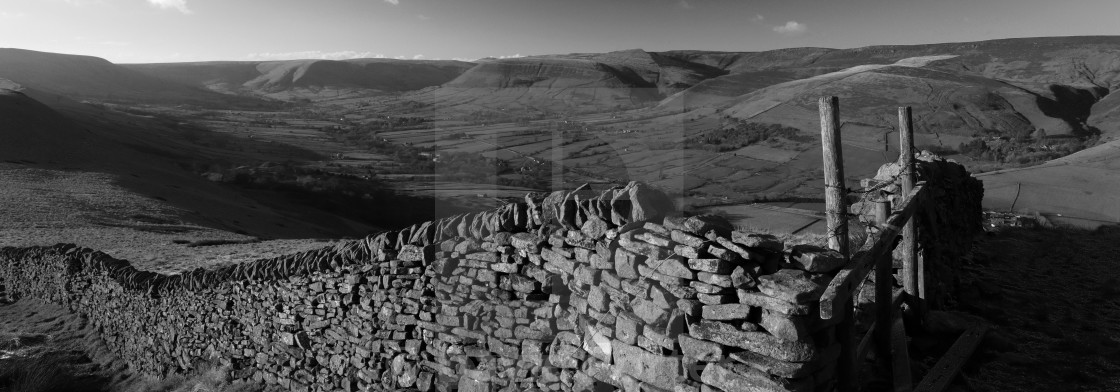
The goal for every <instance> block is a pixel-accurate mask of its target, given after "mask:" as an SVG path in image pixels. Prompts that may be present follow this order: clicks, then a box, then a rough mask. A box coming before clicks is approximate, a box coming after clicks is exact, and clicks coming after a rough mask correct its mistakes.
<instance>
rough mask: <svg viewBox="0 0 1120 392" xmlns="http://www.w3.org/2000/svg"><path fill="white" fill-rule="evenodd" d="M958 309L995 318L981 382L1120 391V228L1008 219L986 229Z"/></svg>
mask: <svg viewBox="0 0 1120 392" xmlns="http://www.w3.org/2000/svg"><path fill="white" fill-rule="evenodd" d="M979 250H980V254H979V255H978V257H977V258H976V260H975V261H976V263H975V264H973V265H970V266H969V268H968V270H966V274H965V279H966V280H965V282H964V286H963V287H965V290H964V291H963V293H962V295H961V298H960V299H959V303H960V305H959V308H960V309H961V310H964V311H967V312H969V313H972V314H975V315H978V316H981V317H984V318H986V319H987V320H989V321H991V322H992V323H993V327H994V333H993V334H989V336H988V338H987V339H986V340H985V344H983V345H982V346H981V348H980V351H979V352H978V353H977V354H976V357H975V359H974V360H973V361H971V362H972V363H971V364H970V366H968V367H966V368H965V379H966V380H967V382H966V384H968V385H970V386H971V387H972V388H971V389H973V390H976V391H1108V390H1111V391H1120V229H1110V230H1097V231H1081V230H1073V229H1061V230H1059V229H1021V228H1009V229H1006V230H1004V231H1002V232H999V233H997V234H996V235H994V236H989V237H987V238H985V240H984V241H983V243H982V244H981V246H980V247H979Z"/></svg>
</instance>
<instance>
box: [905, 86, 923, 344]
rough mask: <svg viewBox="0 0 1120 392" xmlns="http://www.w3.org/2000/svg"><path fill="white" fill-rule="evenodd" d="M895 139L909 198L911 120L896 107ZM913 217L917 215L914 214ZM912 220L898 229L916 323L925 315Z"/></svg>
mask: <svg viewBox="0 0 1120 392" xmlns="http://www.w3.org/2000/svg"><path fill="white" fill-rule="evenodd" d="M898 127H899V129H898V139H899V144H900V146H899V149H898V151H899V163H900V164H901V165H902V173H900V174H901V175H902V194H903V195H909V194H910V191H911V190H913V189H914V121H913V117H912V116H911V113H910V107H909V106H906V107H900V108H898ZM914 216H915V217H916V216H917V214H914ZM915 219H916V218H914V217H912V218H910V220H908V221H906V226H904V227H903V228H902V244H900V245H899V246H900V247H902V287H903V288H904V289H905V290H906V294H909V295H910V298H911V299H914V300H915V301H914V303H913V304H911V305H914V308H915V310H916V311H917V313H916V314H915V316H917V320H919V322H921V320H922V317H924V316H925V314H924V313H923V311H922V308H923V306H924V304H923V302H924V299H925V298H924V294H925V293H924V292H923V290H921V279H920V278H919V276H920V275H922V272H923V271H922V268H921V267H922V266H920V265H918V263H917V248H916V246H915V245H916V243H915V240H916V239H917V229H916V228H915V227H914V220H915Z"/></svg>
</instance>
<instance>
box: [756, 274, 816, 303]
mask: <svg viewBox="0 0 1120 392" xmlns="http://www.w3.org/2000/svg"><path fill="white" fill-rule="evenodd" d="M758 289H759V291H762V292H763V293H764V294H766V295H769V296H771V297H774V298H778V299H781V300H785V301H788V302H794V303H806V302H810V301H814V300H817V299H819V298H820V294H821V292H822V291H824V287H821V286H820V285H818V284H816V283H815V282H813V281H812V279H810V276H809V274H808V273H806V272H805V271H797V270H788V269H786V270H781V271H778V272H775V273H773V274H770V275H764V276H761V277H759V278H758Z"/></svg>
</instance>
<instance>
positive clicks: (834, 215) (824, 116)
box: [817, 97, 858, 391]
mask: <svg viewBox="0 0 1120 392" xmlns="http://www.w3.org/2000/svg"><path fill="white" fill-rule="evenodd" d="M817 106H818V108H819V110H820V116H821V148H822V151H823V152H824V165H823V166H824V186H825V189H824V203H825V218H826V225H825V227H826V230H827V232H826V235H827V236H828V247H829V248H832V249H834V250H836V251H839V252H840V253H841V254H842V255H844V258H845V259H849V257H850V255H849V254H848V206H847V200H845V199H844V197H845V195H844V157H843V153H842V147H841V143H840V142H841V140H840V98H837V97H821V98H820V100H818V101H817ZM849 262H850V260H849ZM840 306H842V310H841V311H840V312H839V313H840V317H842V319H841V321H840V323H839V324H838V325H837V326H836V339H837V340H839V341H840V358H839V360H838V361H837V365H838V366H837V377H836V378H837V382H838V383H839V385H838V387H839V389H840V390H841V391H855V390H856V377H857V376H858V374H857V373H856V372H857V370H858V368H857V367H856V363H857V362H856V361H857V358H856V356H855V354H856V350H855V349H856V347H855V344H854V342H853V341H852V339H853V337H854V336H853V335H854V332H855V316H854V315H853V314H852V298H851V296H849V297H848V299H847V300H845V301H844V303H843V304H841V305H840Z"/></svg>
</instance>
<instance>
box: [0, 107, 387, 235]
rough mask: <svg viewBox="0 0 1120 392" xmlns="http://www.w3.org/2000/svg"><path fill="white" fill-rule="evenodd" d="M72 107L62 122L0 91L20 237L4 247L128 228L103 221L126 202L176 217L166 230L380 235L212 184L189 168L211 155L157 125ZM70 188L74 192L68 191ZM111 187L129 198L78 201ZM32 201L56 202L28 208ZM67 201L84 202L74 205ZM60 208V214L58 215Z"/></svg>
mask: <svg viewBox="0 0 1120 392" xmlns="http://www.w3.org/2000/svg"><path fill="white" fill-rule="evenodd" d="M36 94H39V95H45V94H44V93H41V92H38V93H36ZM46 96H49V95H46ZM74 105H75V106H73V107H68V108H67V109H65V113H63V112H60V111H58V110H55V109H52V108H50V107H48V106H47V105H44V104H43V103H41V102H39V101H37V100H35V99H33V98H31V97H30V96H28V94H25V93H23V92H17V91H12V90H0V165H2V167H0V171H2V172H3V175H2V176H3V177H4V178H5V180H4V181H3V183H5V184H7V186H6V187H5V189H4V195H0V199H3V200H4V202H3V203H0V206H2V208H3V210H4V211H3V215H4V216H6V217H7V218H6V219H3V221H5V222H6V226H5V227H3V228H2V229H3V230H5V231H7V230H15V231H13V232H10V233H9V234H12V233H20V234H18V235H17V234H12V235H4V236H3V238H5V239H6V242H10V241H16V242H19V243H23V242H25V241H42V240H44V239H45V238H48V237H49V238H57V235H62V236H63V237H65V236H67V235H73V232H70V231H67V230H70V229H74V228H80V227H86V226H84V225H89V224H93V225H94V226H97V225H98V224H99V223H98V222H101V223H105V224H109V226H113V225H114V224H116V223H114V222H117V223H120V222H119V221H121V220H122V219H123V220H124V221H128V220H129V219H130V218H128V216H130V215H134V214H138V213H141V212H139V211H132V212H124V211H129V210H130V209H129V208H125V207H123V206H121V207H119V208H120V209H119V210H116V209H115V208H118V207H114V209H113V210H111V211H118V212H107V214H106V215H101V213H102V212H106V211H101V206H102V205H105V206H111V205H114V203H115V202H116V201H120V200H125V201H123V202H124V203H125V205H135V204H136V203H138V202H131V201H127V200H132V199H136V200H147V201H146V202H145V203H154V204H155V205H157V206H158V207H152V208H150V209H155V210H160V211H169V212H167V213H168V214H169V215H168V217H164V218H160V219H159V220H160V221H166V222H169V223H179V224H188V223H189V224H190V225H192V226H198V227H199V228H198V230H203V229H205V228H210V229H219V230H225V231H228V232H241V233H245V234H247V235H253V236H260V237H267V238H307V237H337V236H345V235H354V234H355V233H364V232H366V231H369V230H373V229H374V228H372V227H369V226H367V225H364V224H360V223H357V222H354V221H351V220H349V219H346V218H342V217H339V216H335V215H332V214H328V213H324V212H321V211H318V210H314V209H308V208H305V207H300V206H298V205H297V204H293V203H292V202H290V201H287V200H285V199H283V198H276V197H270V196H267V195H250V194H245V193H242V192H240V191H238V190H237V189H234V188H230V187H227V186H223V185H220V184H217V183H213V182H210V181H207V180H206V179H204V178H202V177H200V176H198V175H197V174H195V173H192V172H189V171H187V170H184V169H183V166H184V165H185V164H189V163H190V162H193V161H194V160H195V159H205V157H207V156H208V155H209V156H211V157H213V155H212V154H214V152H213V151H208V150H207V149H206V148H204V147H201V146H197V145H193V144H191V143H190V142H188V141H186V140H183V139H182V137H181V135H179V134H176V133H173V132H169V131H168V130H167V129H162V128H161V127H160V126H159V123H158V122H157V121H154V120H152V119H145V118H142V117H137V116H130V115H127V114H121V113H115V112H111V111H107V110H103V109H98V108H97V107H92V106H89V105H80V104H74ZM64 107H65V106H64ZM43 170H46V171H48V172H52V171H57V173H56V174H47V175H46V177H43V175H42V174H38V173H41V171H43ZM90 176H92V177H90ZM57 178H68V179H67V180H64V181H62V182H60V183H59V184H58V186H57V187H52V186H48V185H46V184H48V183H50V181H51V180H50V179H57ZM67 182H69V185H65V184H66V183H67ZM105 187H110V188H113V189H119V191H114V192H118V193H120V194H122V195H125V196H121V197H122V198H108V199H100V200H99V201H95V202H93V203H92V204H90V202H89V201H81V200H85V199H88V198H89V196H91V195H99V194H101V193H102V191H98V189H105ZM35 189H39V190H40V193H41V194H40V195H39V196H38V198H36V197H32V196H30V195H33V194H35V193H36V192H35ZM52 189H53V190H52ZM101 196H105V195H101ZM28 198H30V199H28ZM40 198H45V199H40ZM153 199H154V200H156V201H152V200H153ZM27 200H49V201H51V202H48V203H45V204H44V203H38V202H36V203H33V204H27ZM67 200H73V201H80V202H77V204H73V205H71V204H69V202H67ZM55 202H57V203H56V204H59V205H52V203H55ZM71 208H72V209H71ZM59 214H61V218H60V217H59ZM36 216H38V218H36ZM47 216H50V217H52V218H46V217H47ZM66 216H69V217H70V218H65V217H66ZM99 216H100V217H99ZM16 217H20V218H18V219H17V218H16ZM87 218H88V219H87ZM11 225H15V226H11ZM21 225H26V226H21ZM55 225H61V227H54V226H55ZM32 227H37V228H43V229H47V228H52V227H54V229H57V230H54V232H55V234H53V235H50V236H47V237H39V238H36V237H35V236H25V235H26V234H28V232H27V230H29V229H31V228H32ZM192 230H195V229H192ZM48 231H51V230H48ZM189 231H190V230H189ZM67 233H69V234H67ZM93 234H96V233H93ZM4 245H17V243H5V244H4Z"/></svg>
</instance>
